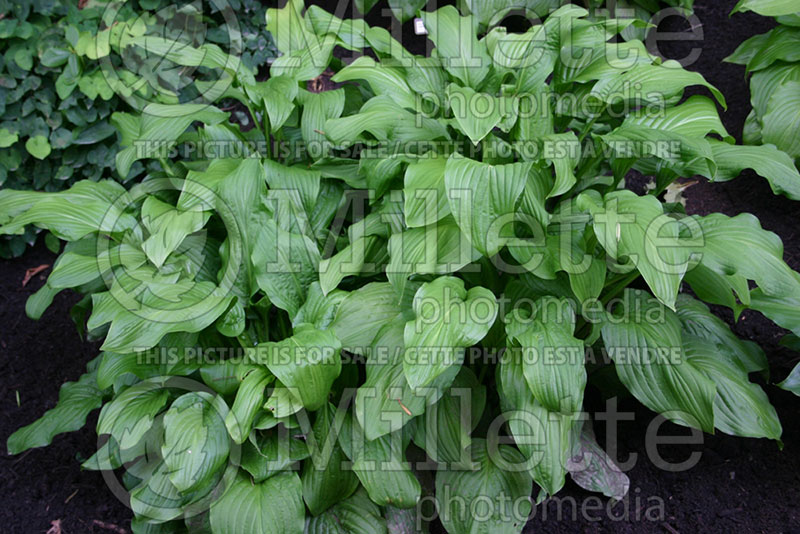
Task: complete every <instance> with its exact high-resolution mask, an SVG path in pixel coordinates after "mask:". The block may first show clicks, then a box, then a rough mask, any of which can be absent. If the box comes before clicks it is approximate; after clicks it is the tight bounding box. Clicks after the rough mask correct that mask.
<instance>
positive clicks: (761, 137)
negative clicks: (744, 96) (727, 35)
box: [725, 0, 800, 200]
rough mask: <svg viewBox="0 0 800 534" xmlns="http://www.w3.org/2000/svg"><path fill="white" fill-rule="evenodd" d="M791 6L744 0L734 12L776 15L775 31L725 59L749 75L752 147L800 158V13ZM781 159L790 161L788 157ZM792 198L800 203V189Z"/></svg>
mask: <svg viewBox="0 0 800 534" xmlns="http://www.w3.org/2000/svg"><path fill="white" fill-rule="evenodd" d="M799 9H800V8H798V6H797V5H794V4H793V3H792V2H774V1H769V0H742V1H741V2H739V3H738V4H737V5H736V8H735V9H734V11H733V13H736V12H743V11H753V12H755V13H758V14H760V15H764V16H770V17H775V20H776V21H777V22H778V23H779V24H778V26H777V27H776V28H773V29H772V30H770V31H768V32H767V33H763V34H760V35H756V36H753V37H751V38H749V39H747V40H746V41H744V42H743V43H742V44H741V45H739V47H738V48H737V49H736V51H735V52H734V53H733V54H732V55H731V56H730V57H728V58H726V60H725V61H729V62H731V63H739V64H741V65H746V66H747V74H748V76H749V77H750V93H751V95H750V102H751V103H752V105H753V109H752V110H751V111H750V114H749V115H748V116H747V121H746V122H745V125H744V142H745V143H747V144H748V145H760V144H764V145H767V144H769V145H774V146H776V147H777V148H778V149H780V150H781V151H783V152H785V153H786V154H788V155H789V156H791V157H792V158H793V159H794V160H795V162H796V161H797V159H798V158H800V133H798V129H797V117H798V114H799V113H800V96H798V95H800V56H798V55H797V47H796V46H793V43H796V42H797V39H798V37H799V36H800V11H798V10H799ZM779 157H781V158H783V159H788V158H786V157H785V156H784V155H782V154H781V155H780V156H779ZM793 193H794V194H793V195H792V196H791V198H793V199H794V200H798V199H800V195H798V193H797V191H793Z"/></svg>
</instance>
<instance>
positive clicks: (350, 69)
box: [331, 56, 417, 109]
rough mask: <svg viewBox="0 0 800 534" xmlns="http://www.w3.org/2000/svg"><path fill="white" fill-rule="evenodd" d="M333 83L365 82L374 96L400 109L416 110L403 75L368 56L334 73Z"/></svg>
mask: <svg viewBox="0 0 800 534" xmlns="http://www.w3.org/2000/svg"><path fill="white" fill-rule="evenodd" d="M331 79H332V80H333V81H334V82H337V83H338V82H347V81H352V80H365V81H366V82H367V83H369V86H370V87H371V88H372V91H373V92H374V93H375V94H376V95H386V96H388V97H390V98H391V99H392V100H394V101H395V102H397V104H398V105H400V107H404V108H410V109H416V107H417V103H416V97H415V96H414V92H413V91H412V90H411V89H410V88H409V87H408V83H407V82H406V77H405V74H403V71H402V70H400V69H397V68H393V67H390V66H386V65H379V64H377V63H375V60H373V59H372V58H371V57H369V56H361V57H359V58H357V59H356V60H355V61H353V62H352V63H351V64H349V65H347V66H346V67H345V68H343V69H342V70H340V71H339V72H337V73H336V75H335V76H334V77H333V78H331Z"/></svg>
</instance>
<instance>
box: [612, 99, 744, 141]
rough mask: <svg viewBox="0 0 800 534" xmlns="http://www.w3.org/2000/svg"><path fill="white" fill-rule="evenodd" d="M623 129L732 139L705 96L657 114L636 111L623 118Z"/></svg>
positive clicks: (715, 107)
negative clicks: (712, 134) (645, 129)
mask: <svg viewBox="0 0 800 534" xmlns="http://www.w3.org/2000/svg"><path fill="white" fill-rule="evenodd" d="M622 125H623V127H625V126H641V127H645V128H652V129H654V130H664V131H668V132H674V133H677V134H681V135H685V136H687V137H698V138H702V137H705V136H706V135H708V134H709V133H716V134H719V135H720V136H722V138H723V139H732V138H731V137H730V135H729V134H728V131H727V130H726V129H725V126H724V125H723V124H722V121H721V120H720V118H719V113H717V106H716V105H715V104H714V102H713V101H712V100H711V99H709V98H706V97H704V96H699V95H695V96H691V97H689V98H688V99H687V100H686V102H684V103H682V104H680V105H678V106H674V107H671V108H668V109H666V110H663V109H660V110H659V111H657V112H655V111H654V112H653V113H648V112H647V110H644V111H638V112H635V113H632V114H630V115H628V116H627V117H625V120H624V121H623V123H622Z"/></svg>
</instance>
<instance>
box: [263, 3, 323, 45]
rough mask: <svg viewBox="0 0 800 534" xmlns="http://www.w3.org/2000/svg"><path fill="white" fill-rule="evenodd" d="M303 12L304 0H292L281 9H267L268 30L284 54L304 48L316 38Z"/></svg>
mask: <svg viewBox="0 0 800 534" xmlns="http://www.w3.org/2000/svg"><path fill="white" fill-rule="evenodd" d="M302 13H303V1H302V0H290V1H289V2H287V3H286V5H285V6H284V7H283V8H281V9H267V31H269V32H270V33H271V34H272V38H273V39H274V40H275V44H276V45H277V47H278V50H280V51H281V52H283V53H284V54H288V53H290V52H293V51H295V50H302V49H304V48H306V47H307V46H308V45H309V44H310V42H313V40H314V39H315V36H314V35H313V34H312V33H311V31H310V30H309V28H308V26H307V25H306V21H305V20H303V15H302Z"/></svg>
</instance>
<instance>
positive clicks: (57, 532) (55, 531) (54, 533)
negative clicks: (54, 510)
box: [47, 519, 61, 534]
mask: <svg viewBox="0 0 800 534" xmlns="http://www.w3.org/2000/svg"><path fill="white" fill-rule="evenodd" d="M47 534H61V520H60V519H56V520H55V521H50V530H48V531H47Z"/></svg>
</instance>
